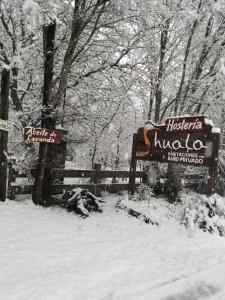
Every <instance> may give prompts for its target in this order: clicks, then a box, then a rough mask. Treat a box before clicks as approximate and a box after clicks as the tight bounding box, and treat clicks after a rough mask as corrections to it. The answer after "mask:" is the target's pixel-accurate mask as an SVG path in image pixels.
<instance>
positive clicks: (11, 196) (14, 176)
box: [8, 162, 16, 200]
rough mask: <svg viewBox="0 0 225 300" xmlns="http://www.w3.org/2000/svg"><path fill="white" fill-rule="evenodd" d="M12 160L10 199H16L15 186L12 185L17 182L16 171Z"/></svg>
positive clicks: (9, 184)
mask: <svg viewBox="0 0 225 300" xmlns="http://www.w3.org/2000/svg"><path fill="white" fill-rule="evenodd" d="M12 164H13V163H12V162H10V163H9V175H8V198H9V199H10V200H15V199H16V194H15V188H13V187H12V183H16V171H15V170H14V169H13V166H12Z"/></svg>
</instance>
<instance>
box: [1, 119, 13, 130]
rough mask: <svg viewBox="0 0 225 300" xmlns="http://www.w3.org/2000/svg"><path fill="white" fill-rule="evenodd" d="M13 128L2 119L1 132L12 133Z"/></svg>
mask: <svg viewBox="0 0 225 300" xmlns="http://www.w3.org/2000/svg"><path fill="white" fill-rule="evenodd" d="M11 126H12V123H11V122H9V121H6V120H1V119H0V130H4V131H10V130H11Z"/></svg>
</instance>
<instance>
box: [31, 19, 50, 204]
mask: <svg viewBox="0 0 225 300" xmlns="http://www.w3.org/2000/svg"><path fill="white" fill-rule="evenodd" d="M55 32H56V22H55V21H54V22H53V23H52V24H49V25H48V26H44V28H43V41H44V60H45V61H44V87H43V101H42V102H43V107H44V110H43V112H42V124H41V126H42V127H43V128H48V129H54V128H55V120H54V118H53V117H52V113H53V110H52V108H51V103H52V85H53V64H54V47H55ZM51 147H53V146H52V145H48V144H47V143H40V147H39V160H38V165H37V172H36V176H35V182H34V190H33V195H32V199H33V202H34V203H35V204H40V205H43V206H49V205H50V204H51V196H52V195H51V192H52V187H51V185H52V172H51V169H52V160H53V159H54V157H52V156H51V155H49V153H50V152H51Z"/></svg>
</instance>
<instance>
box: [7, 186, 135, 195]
mask: <svg viewBox="0 0 225 300" xmlns="http://www.w3.org/2000/svg"><path fill="white" fill-rule="evenodd" d="M138 185H139V184H136V186H138ZM52 188H53V194H54V195H57V194H61V193H62V192H63V190H65V191H67V190H71V189H75V188H82V189H88V190H89V191H90V192H91V193H93V194H95V195H99V194H100V192H108V193H117V192H120V191H126V190H127V189H128V184H121V183H113V184H104V183H98V184H66V185H62V184H58V185H53V186H52ZM11 189H12V191H13V193H15V194H16V195H22V194H31V193H32V190H33V185H13V186H12V187H11Z"/></svg>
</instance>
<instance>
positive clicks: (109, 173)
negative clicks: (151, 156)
mask: <svg viewBox="0 0 225 300" xmlns="http://www.w3.org/2000/svg"><path fill="white" fill-rule="evenodd" d="M129 173H130V172H129V171H115V170H101V171H95V170H72V169H65V170H60V169H54V170H53V176H54V177H66V178H92V177H98V178H114V177H116V178H128V177H129ZM135 175H136V177H143V176H144V172H143V171H137V172H136V173H135Z"/></svg>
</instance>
